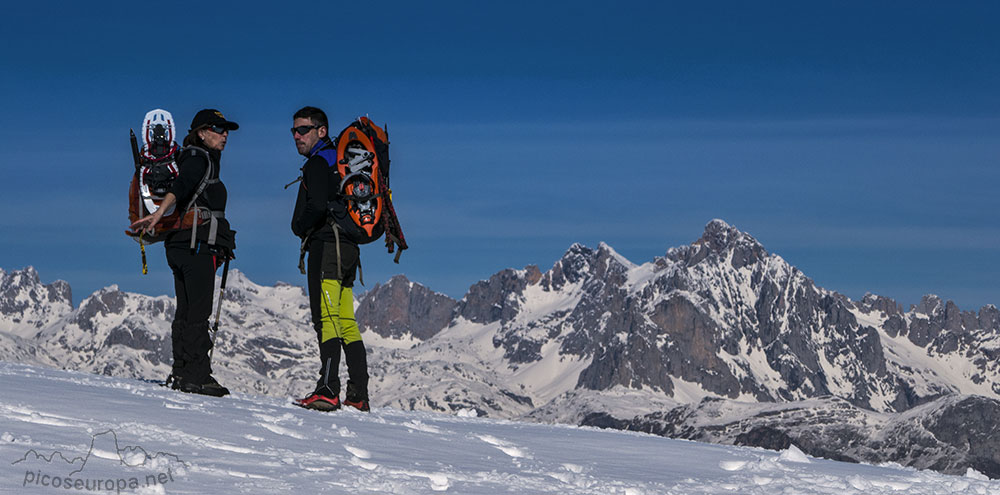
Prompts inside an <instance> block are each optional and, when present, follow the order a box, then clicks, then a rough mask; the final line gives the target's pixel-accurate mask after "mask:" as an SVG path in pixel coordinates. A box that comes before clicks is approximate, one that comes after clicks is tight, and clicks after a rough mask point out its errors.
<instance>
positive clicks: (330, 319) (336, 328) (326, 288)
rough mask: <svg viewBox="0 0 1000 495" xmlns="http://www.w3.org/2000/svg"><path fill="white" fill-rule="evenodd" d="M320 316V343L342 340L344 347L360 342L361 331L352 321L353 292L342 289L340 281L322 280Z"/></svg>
mask: <svg viewBox="0 0 1000 495" xmlns="http://www.w3.org/2000/svg"><path fill="white" fill-rule="evenodd" d="M321 287H322V294H321V298H320V304H321V306H320V315H321V316H322V328H321V330H320V343H322V342H326V341H328V340H330V339H342V340H343V341H344V345H345V346H346V345H348V344H350V343H352V342H358V341H360V340H361V330H360V329H358V322H357V321H355V319H354V291H353V290H352V289H351V288H350V287H342V286H341V285H340V280H333V279H323V281H322V283H321Z"/></svg>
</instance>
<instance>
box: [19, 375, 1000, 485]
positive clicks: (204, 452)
mask: <svg viewBox="0 0 1000 495" xmlns="http://www.w3.org/2000/svg"><path fill="white" fill-rule="evenodd" d="M470 413H471V411H460V412H459V414H457V415H447V414H434V413H424V412H413V411H401V410H397V409H390V408H376V409H374V410H373V411H372V412H371V413H367V414H366V413H361V412H357V411H353V410H344V411H338V412H335V413H320V412H315V411H307V410H303V409H299V408H296V407H294V406H292V405H290V403H289V400H287V399H281V398H274V397H264V396H251V395H244V394H238V395H236V396H235V397H226V398H221V399H220V398H211V397H202V396H194V395H186V394H181V393H178V392H174V391H171V390H167V389H164V388H161V387H158V386H156V385H152V384H146V383H143V382H139V381H132V380H127V379H121V378H111V377H106V376H98V375H89V374H83V373H77V372H67V371H58V370H52V369H47V368H37V367H30V366H26V365H21V364H12V363H4V362H0V493H18V494H32V493H39V494H41V493H76V492H82V493H92V492H93V493H155V494H159V493H199V494H205V493H211V494H226V493H287V492H296V493H352V494H354V493H392V494H413V493H433V492H446V493H456V494H480V493H481V494H495V493H554V494H570V493H588V494H589V493H593V494H602V495H603V494H616V493H617V494H629V495H639V494H678V495H681V494H684V495H688V494H731V493H739V494H748V493H749V494H756V493H761V494H765V493H766V494H836V495H851V494H859V495H861V494H865V495H868V494H882V493H894V494H908V495H909V494H917V495H919V494H935V495H940V494H950V493H970V494H1000V482H996V481H989V480H986V479H984V478H982V477H981V476H978V475H977V474H976V473H970V475H969V476H965V477H954V476H945V475H941V474H937V473H934V472H927V471H915V470H912V469H907V468H900V467H893V466H883V467H877V466H867V465H858V464H847V463H840V462H834V461H827V460H821V459H813V458H809V457H806V456H804V455H803V454H802V453H801V452H799V451H798V450H797V449H795V448H794V447H793V448H791V449H789V450H787V451H785V452H771V451H766V450H760V449H750V448H738V447H726V446H719V445H709V444H702V443H694V442H687V441H680V440H670V439H666V438H662V437H656V436H652V435H646V434H639V433H631V432H621V431H608V430H598V429H591V428H580V427H570V426H552V425H540V424H530V423H518V422H511V421H501V420H493V419H484V418H477V417H473V416H472V414H474V413H472V414H470ZM56 485H58V486H56Z"/></svg>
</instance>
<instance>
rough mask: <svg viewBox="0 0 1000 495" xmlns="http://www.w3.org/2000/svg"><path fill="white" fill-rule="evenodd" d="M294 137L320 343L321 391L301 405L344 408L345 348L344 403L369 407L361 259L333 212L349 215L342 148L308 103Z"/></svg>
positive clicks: (298, 211)
mask: <svg viewBox="0 0 1000 495" xmlns="http://www.w3.org/2000/svg"><path fill="white" fill-rule="evenodd" d="M292 118H293V122H292V129H291V131H292V138H293V139H294V140H295V148H296V149H297V150H298V152H299V154H300V155H302V156H304V157H306V163H305V165H303V166H302V177H301V179H302V181H301V184H299V193H298V197H297V199H296V201H295V211H294V213H293V215H292V232H294V233H295V235H296V236H298V237H299V238H300V239H302V248H303V249H302V254H303V256H305V253H308V254H309V263H308V270H307V271H306V270H305V267H304V266H303V263H302V260H301V259H300V263H299V269H300V270H304V271H303V273H306V276H307V280H308V287H309V306H310V309H311V310H312V322H313V328H314V329H315V330H316V337H317V341H318V342H319V354H320V371H319V380H318V381H317V383H316V389H315V390H314V391H313V392H312V393H311V394H309V395H308V396H306V397H305V398H303V399H301V400H298V401H296V402H297V404H298V405H300V406H302V407H306V408H309V409H317V410H320V411H334V410H337V409H340V407H341V404H342V403H341V401H340V378H339V376H338V374H337V373H338V370H339V368H340V349H341V348H343V349H344V358H345V361H347V374H348V381H347V392H346V394H345V395H344V401H343V404H344V405H348V406H351V407H354V408H357V409H359V410H362V411H368V410H369V406H368V357H367V352H366V351H365V344H364V342H362V341H361V331H360V330H359V329H358V324H357V322H356V321H355V319H354V294H353V289H352V288H353V287H354V278H355V275H356V273H357V269H358V266H359V262H360V250H359V249H358V245H357V243H355V242H353V241H351V240H350V239H348V238H346V236H344V235H338V232H336V231H335V230H334V228H335V227H333V226H332V223H331V221H330V220H329V218H330V217H329V216H330V215H333V216H337V215H338V213H339V214H341V216H343V215H345V214H346V209H347V206H346V204H345V203H344V199H343V198H341V197H340V195H339V193H338V191H339V189H340V175H339V174H338V172H337V166H336V162H337V149H336V146H335V145H334V143H333V142H332V141H331V140H330V138H329V128H328V126H327V118H326V113H324V112H323V111H322V110H320V109H318V108H316V107H304V108H302V109H300V110H299V111H298V112H295V115H294V116H293V117H292Z"/></svg>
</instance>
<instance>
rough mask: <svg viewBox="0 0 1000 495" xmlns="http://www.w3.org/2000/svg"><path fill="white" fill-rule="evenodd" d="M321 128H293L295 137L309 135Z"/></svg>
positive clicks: (306, 126)
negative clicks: (310, 132)
mask: <svg viewBox="0 0 1000 495" xmlns="http://www.w3.org/2000/svg"><path fill="white" fill-rule="evenodd" d="M319 127H320V126H318V125H300V126H298V127H292V135H293V136H294V135H296V134H298V135H300V136H305V135H306V134H309V131H311V130H313V129H319Z"/></svg>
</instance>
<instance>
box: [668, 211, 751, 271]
mask: <svg viewBox="0 0 1000 495" xmlns="http://www.w3.org/2000/svg"><path fill="white" fill-rule="evenodd" d="M767 256H768V253H767V250H765V249H764V246H763V245H761V243H760V242H758V241H757V239H755V238H754V237H753V236H751V235H750V234H748V233H746V232H742V231H740V230H739V229H737V228H736V227H733V226H732V225H729V224H728V223H726V222H725V221H723V220H720V219H714V220H712V221H711V222H708V224H707V225H705V231H704V232H703V233H702V235H701V237H700V238H698V240H696V241H694V242H693V243H691V245H690V246H683V247H680V248H671V249H670V250H668V251H667V256H666V258H667V259H669V260H672V261H675V262H681V263H683V264H684V265H686V266H694V265H697V264H698V263H701V262H702V261H704V260H706V259H708V260H715V261H716V262H720V261H724V260H726V259H727V258H728V259H731V261H730V263H731V264H732V266H733V268H735V269H740V268H742V267H744V266H747V265H753V264H756V263H757V262H759V261H760V260H762V259H764V258H766V257H767Z"/></svg>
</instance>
